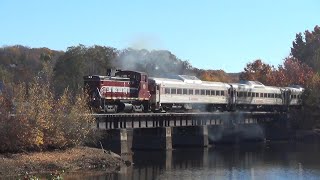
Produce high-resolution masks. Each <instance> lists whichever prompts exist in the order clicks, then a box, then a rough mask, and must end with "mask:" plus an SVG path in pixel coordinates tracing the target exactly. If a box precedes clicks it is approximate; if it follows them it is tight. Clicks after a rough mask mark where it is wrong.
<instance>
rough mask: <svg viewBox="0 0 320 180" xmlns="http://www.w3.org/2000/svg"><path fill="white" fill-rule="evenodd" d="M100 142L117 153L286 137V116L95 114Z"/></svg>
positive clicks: (242, 113)
mask: <svg viewBox="0 0 320 180" xmlns="http://www.w3.org/2000/svg"><path fill="white" fill-rule="evenodd" d="M94 116H95V117H96V122H97V127H98V129H101V130H105V131H106V133H105V134H104V138H103V140H102V142H103V143H102V144H103V146H104V147H106V148H109V149H111V150H113V151H115V152H118V153H127V152H130V149H171V148H172V147H175V146H200V147H205V146H208V145H209V144H213V143H219V142H240V141H244V140H264V139H274V138H277V139H279V138H287V137H288V136H289V133H288V129H289V128H288V118H287V114H286V113H277V112H216V113H134V114H94Z"/></svg>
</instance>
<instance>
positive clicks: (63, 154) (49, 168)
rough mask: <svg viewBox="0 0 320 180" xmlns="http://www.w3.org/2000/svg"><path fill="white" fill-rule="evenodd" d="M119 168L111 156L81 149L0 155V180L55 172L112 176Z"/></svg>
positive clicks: (117, 156)
mask: <svg viewBox="0 0 320 180" xmlns="http://www.w3.org/2000/svg"><path fill="white" fill-rule="evenodd" d="M122 165H125V162H124V161H123V160H122V159H121V158H120V156H119V155H117V154H115V153H112V152H110V151H104V150H102V149H97V148H89V147H83V146H79V147H75V148H72V149H67V150H55V151H51V152H32V153H18V154H0V179H1V178H3V177H5V176H21V175H25V174H26V173H28V174H42V173H51V172H56V171H58V172H62V171H67V172H68V171H79V170H90V169H99V170H102V169H103V170H106V171H109V172H113V171H116V169H119V167H120V166H122Z"/></svg>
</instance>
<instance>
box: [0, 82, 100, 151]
mask: <svg viewBox="0 0 320 180" xmlns="http://www.w3.org/2000/svg"><path fill="white" fill-rule="evenodd" d="M14 87H15V88H14V89H9V88H7V89H8V90H7V91H6V92H4V93H3V94H2V96H1V98H0V112H1V119H0V137H1V138H0V152H8V151H10V152H16V151H23V150H45V149H53V148H59V149H61V148H66V147H72V146H75V145H78V144H80V143H81V142H83V140H84V139H85V138H86V136H87V135H88V134H89V132H90V131H91V130H92V127H91V126H92V123H93V121H94V119H93V118H92V117H91V116H88V114H89V113H90V112H89V109H88V107H87V106H86V103H85V102H86V96H85V95H84V94H78V95H76V96H75V97H74V96H71V94H70V92H69V91H68V90H67V89H66V90H65V91H64V93H63V95H62V96H61V97H60V98H58V99H55V98H54V95H53V92H52V88H50V84H49V83H44V82H43V81H41V78H40V77H36V78H35V79H34V81H32V82H31V83H30V84H28V85H26V84H25V83H20V84H15V86H14ZM11 102H12V103H11Z"/></svg>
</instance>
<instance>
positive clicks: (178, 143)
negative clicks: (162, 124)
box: [172, 125, 209, 147]
mask: <svg viewBox="0 0 320 180" xmlns="http://www.w3.org/2000/svg"><path fill="white" fill-rule="evenodd" d="M172 145H173V146H174V147H187V146H194V147H207V146H208V145H209V141H208V126H207V125H203V126H185V127H173V133H172Z"/></svg>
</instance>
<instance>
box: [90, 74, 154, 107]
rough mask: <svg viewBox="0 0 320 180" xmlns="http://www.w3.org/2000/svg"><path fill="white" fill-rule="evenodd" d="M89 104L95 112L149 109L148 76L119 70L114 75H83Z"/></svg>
mask: <svg viewBox="0 0 320 180" xmlns="http://www.w3.org/2000/svg"><path fill="white" fill-rule="evenodd" d="M84 82H85V87H86V90H87V92H88V93H89V96H90V101H89V104H90V105H91V107H94V108H95V110H96V111H97V112H106V113H115V112H123V111H133V112H142V111H148V110H149V97H150V93H149V91H148V76H147V75H146V74H145V73H140V72H136V71H119V72H117V73H115V75H114V76H85V77H84Z"/></svg>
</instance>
